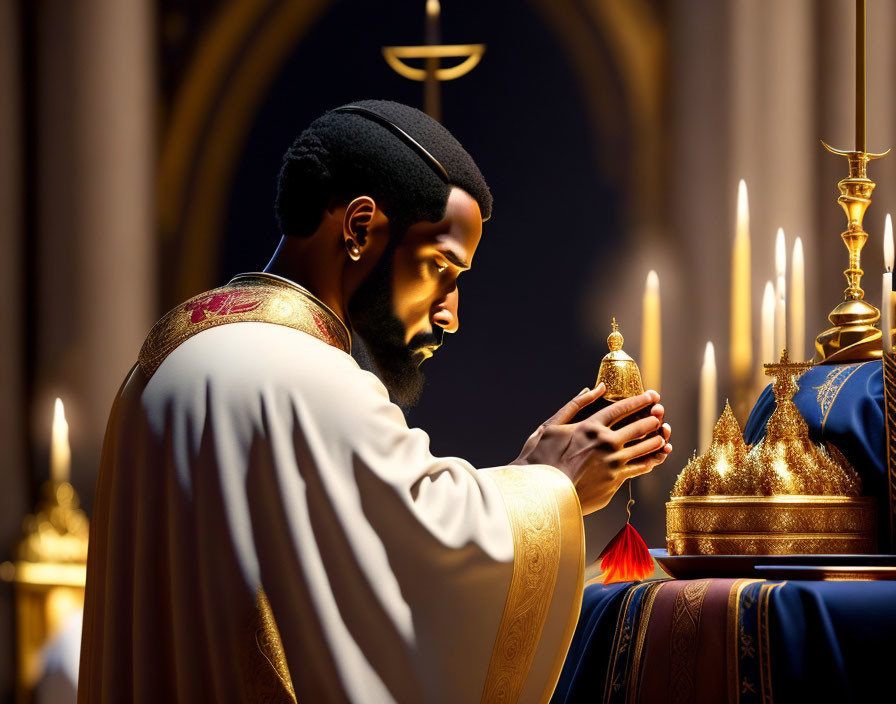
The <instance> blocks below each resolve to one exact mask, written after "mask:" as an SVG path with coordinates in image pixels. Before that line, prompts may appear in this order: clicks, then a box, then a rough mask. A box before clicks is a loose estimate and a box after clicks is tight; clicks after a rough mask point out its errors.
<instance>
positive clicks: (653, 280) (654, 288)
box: [646, 269, 660, 293]
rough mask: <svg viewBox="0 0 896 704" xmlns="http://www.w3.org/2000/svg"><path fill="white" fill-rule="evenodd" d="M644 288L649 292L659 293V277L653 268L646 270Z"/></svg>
mask: <svg viewBox="0 0 896 704" xmlns="http://www.w3.org/2000/svg"><path fill="white" fill-rule="evenodd" d="M646 290H647V291H649V292H650V293H659V290H660V277H659V276H657V273H656V272H655V271H654V270H653V269H651V270H650V271H648V272H647V285H646Z"/></svg>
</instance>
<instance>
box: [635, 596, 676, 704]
mask: <svg viewBox="0 0 896 704" xmlns="http://www.w3.org/2000/svg"><path fill="white" fill-rule="evenodd" d="M664 584H666V582H654V587H652V588H650V591H648V593H647V594H646V595H645V596H644V603H643V605H642V606H641V614H640V617H639V618H640V621H639V622H638V633H637V635H636V637H635V646H634V651H633V652H632V669H631V672H630V674H629V683H628V687H627V688H626V703H627V704H637V702H638V701H639V699H640V696H641V694H640V688H641V656H642V654H643V652H644V643H645V642H646V641H647V627H648V625H649V624H650V613H651V612H652V611H653V602H654V601H656V596H657V594H659V593H660V589H662V588H663V585H664Z"/></svg>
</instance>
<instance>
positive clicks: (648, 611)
mask: <svg viewBox="0 0 896 704" xmlns="http://www.w3.org/2000/svg"><path fill="white" fill-rule="evenodd" d="M639 595H640V597H642V598H640V600H639V599H638V598H637V597H638V596H639ZM633 597H634V598H633ZM894 665H896V582H885V581H880V582H864V581H856V582H820V581H819V582H816V581H786V582H781V581H777V582H769V581H762V580H732V579H702V580H666V581H661V582H660V581H654V582H649V583H643V582H642V583H636V584H614V585H609V586H604V585H591V586H588V587H586V589H585V594H584V599H583V604H582V612H581V618H580V619H579V624H578V626H577V628H576V633H575V636H574V638H573V641H572V645H571V647H570V650H569V654H568V656H567V658H566V663H565V665H564V668H563V672H562V674H561V676H560V681H559V683H558V685H557V688H556V690H555V691H554V696H553V698H552V701H553V702H557V703H558V704H559V703H561V702H563V703H567V704H570V703H573V702H604V703H606V704H612V703H613V702H617V701H619V702H640V701H643V702H650V703H651V704H652V703H653V702H661V701H669V702H681V703H684V702H694V704H703V703H704V702H724V701H728V702H729V704H750V703H752V702H764V703H773V702H775V701H777V702H804V701H805V702H829V701H830V702H833V701H837V702H865V701H893V700H894V699H896V692H894V686H893V681H892V678H891V670H890V668H891V667H894ZM608 671H609V672H610V673H611V674H610V676H608Z"/></svg>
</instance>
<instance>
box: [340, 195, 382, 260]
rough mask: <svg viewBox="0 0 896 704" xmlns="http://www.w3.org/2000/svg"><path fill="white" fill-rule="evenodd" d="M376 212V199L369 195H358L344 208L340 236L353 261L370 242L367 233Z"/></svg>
mask: <svg viewBox="0 0 896 704" xmlns="http://www.w3.org/2000/svg"><path fill="white" fill-rule="evenodd" d="M376 214H377V207H376V201H375V200H374V199H373V198H371V197H370V196H358V197H357V198H355V199H354V200H353V201H352V202H351V203H349V204H348V205H347V206H346V208H345V215H343V217H342V238H343V241H344V242H345V248H346V250H347V251H348V253H349V256H350V257H351V258H352V259H354V260H355V261H357V260H358V258H360V256H361V252H363V251H364V249H365V248H366V247H367V246H368V245H369V244H370V238H369V237H368V234H369V232H370V227H371V225H373V219H374V217H375V216H376Z"/></svg>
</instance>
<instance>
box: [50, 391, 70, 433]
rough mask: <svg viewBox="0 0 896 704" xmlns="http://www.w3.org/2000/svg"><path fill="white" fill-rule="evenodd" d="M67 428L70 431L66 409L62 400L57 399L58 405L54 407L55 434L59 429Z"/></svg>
mask: <svg viewBox="0 0 896 704" xmlns="http://www.w3.org/2000/svg"><path fill="white" fill-rule="evenodd" d="M63 427H65V428H66V429H68V423H66V421H65V408H64V407H63V405H62V399H61V398H59V397H57V398H56V404H55V405H54V406H53V432H54V433H55V432H57V428H63Z"/></svg>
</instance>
